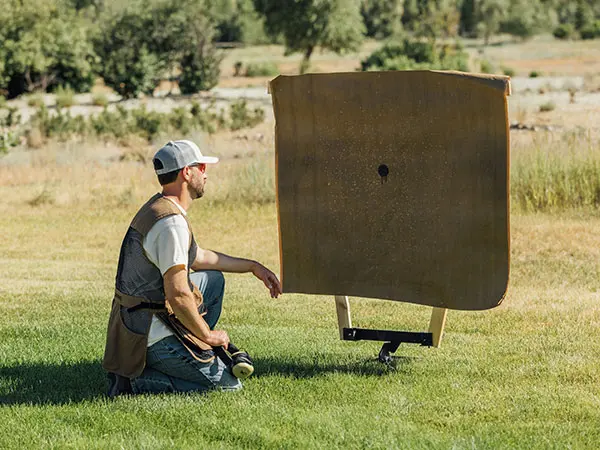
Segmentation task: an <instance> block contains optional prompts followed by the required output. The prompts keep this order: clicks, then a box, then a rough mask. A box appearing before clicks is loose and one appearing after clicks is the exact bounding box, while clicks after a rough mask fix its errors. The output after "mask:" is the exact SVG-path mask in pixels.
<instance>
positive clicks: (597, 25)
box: [579, 20, 600, 39]
mask: <svg viewBox="0 0 600 450" xmlns="http://www.w3.org/2000/svg"><path fill="white" fill-rule="evenodd" d="M579 33H580V35H581V39H596V38H597V37H600V20H596V21H595V22H594V23H592V24H590V25H588V26H585V27H583V28H582V29H581V30H580V31H579Z"/></svg>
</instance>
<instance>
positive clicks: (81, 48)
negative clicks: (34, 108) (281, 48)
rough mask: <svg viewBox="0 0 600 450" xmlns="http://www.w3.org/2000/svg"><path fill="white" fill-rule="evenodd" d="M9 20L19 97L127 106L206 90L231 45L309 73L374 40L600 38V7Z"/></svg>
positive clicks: (52, 6)
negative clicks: (277, 56) (119, 100)
mask: <svg viewBox="0 0 600 450" xmlns="http://www.w3.org/2000/svg"><path fill="white" fill-rule="evenodd" d="M0 11H1V14H0V94H1V95H4V96H6V97H8V98H14V97H16V96H18V95H21V94H23V93H26V92H31V91H35V90H41V91H53V90H55V89H57V88H58V87H60V86H62V87H65V86H68V87H70V88H71V89H73V90H75V91H77V92H85V91H89V90H90V88H91V87H92V85H93V83H94V81H95V79H96V78H97V77H102V78H103V79H104V82H105V83H106V85H108V86H110V87H111V88H112V89H114V90H115V91H116V92H117V93H119V94H120V95H121V96H122V97H123V98H128V97H134V96H137V95H138V94H140V93H147V94H151V93H152V92H153V90H154V89H155V88H156V86H157V84H158V83H159V81H160V80H163V79H165V78H170V79H176V80H177V81H178V83H179V87H180V90H181V92H182V93H184V94H188V93H195V92H198V91H201V90H207V89H210V88H212V87H213V86H215V85H216V83H217V82H218V78H219V64H220V62H221V60H222V53H221V52H219V50H218V48H217V46H218V44H219V43H225V42H238V43H244V44H248V45H252V44H265V43H279V44H284V45H285V48H286V52H287V53H294V52H300V53H302V55H303V61H302V67H301V71H304V70H306V69H307V68H308V65H309V63H310V58H311V55H312V54H313V52H314V50H315V49H316V48H326V49H329V50H332V51H334V52H338V53H343V52H347V51H354V50H357V49H358V48H359V47H360V44H361V43H362V41H363V40H364V39H365V37H369V38H375V39H392V38H397V37H404V38H406V36H412V37H413V38H415V39H418V40H421V41H426V42H429V43H430V44H431V45H432V48H434V49H435V48H436V45H435V43H436V41H438V42H439V41H440V40H448V39H454V38H457V37H459V36H462V37H480V38H483V39H484V41H485V43H486V44H487V43H488V42H489V41H490V39H491V38H492V37H493V36H494V35H497V34H499V33H507V34H511V35H513V36H516V37H518V38H520V39H527V38H529V37H531V36H533V35H535V34H538V33H542V32H553V33H554V35H555V36H556V37H557V38H560V39H572V38H583V39H591V38H595V37H600V0H130V1H127V2H123V1H120V0H0ZM413 47H414V46H413V45H412V44H407V41H405V43H404V44H402V45H399V46H397V47H396V50H395V51H396V52H402V51H403V50H402V49H403V48H413ZM398 49H400V50H398ZM438 59H439V58H438Z"/></svg>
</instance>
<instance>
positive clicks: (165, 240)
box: [144, 199, 190, 347]
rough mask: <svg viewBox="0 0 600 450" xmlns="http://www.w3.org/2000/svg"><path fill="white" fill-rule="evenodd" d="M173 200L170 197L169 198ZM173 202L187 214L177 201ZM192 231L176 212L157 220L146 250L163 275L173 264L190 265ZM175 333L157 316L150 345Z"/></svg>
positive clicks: (145, 246) (149, 340) (153, 323)
mask: <svg viewBox="0 0 600 450" xmlns="http://www.w3.org/2000/svg"><path fill="white" fill-rule="evenodd" d="M167 200H169V201H172V200H170V199H167ZM172 203H173V204H175V205H177V207H178V208H179V209H180V210H181V212H182V214H184V215H185V214H186V212H185V210H184V209H183V208H182V207H181V206H180V205H178V204H177V203H175V202H172ZM189 247H190V231H189V228H188V225H187V222H186V221H185V218H184V217H183V216H182V215H179V214H174V215H171V216H167V217H165V218H163V219H160V220H159V221H158V222H156V223H155V224H154V225H153V226H152V228H150V231H149V232H148V234H147V235H146V237H145V238H144V251H145V252H146V256H147V257H148V259H149V260H150V261H151V262H152V263H153V264H154V265H155V266H156V267H158V268H159V269H160V273H161V275H164V274H165V272H166V271H167V270H169V269H170V268H171V267H173V266H179V265H183V266H185V267H186V268H187V265H188V249H189ZM172 334H173V333H172V332H171V330H169V329H168V328H167V327H166V326H165V324H163V323H162V322H161V321H160V320H159V319H157V318H156V317H155V316H153V317H152V324H151V325H150V331H149V332H148V347H150V346H151V345H152V344H155V343H157V342H158V341H160V340H161V339H164V338H166V337H167V336H171V335H172Z"/></svg>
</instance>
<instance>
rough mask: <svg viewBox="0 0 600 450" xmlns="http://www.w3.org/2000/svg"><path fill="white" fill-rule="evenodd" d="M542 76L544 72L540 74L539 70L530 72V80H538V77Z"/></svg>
mask: <svg viewBox="0 0 600 450" xmlns="http://www.w3.org/2000/svg"><path fill="white" fill-rule="evenodd" d="M541 76H542V72H539V71H537V70H532V71H531V72H529V78H537V77H541Z"/></svg>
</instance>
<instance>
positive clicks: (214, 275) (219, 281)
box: [208, 270, 225, 291]
mask: <svg viewBox="0 0 600 450" xmlns="http://www.w3.org/2000/svg"><path fill="white" fill-rule="evenodd" d="M209 273H210V275H209V279H208V282H209V283H210V284H211V285H214V286H215V289H218V290H220V291H223V290H224V289H225V276H223V272H221V271H220V270H210V271H209Z"/></svg>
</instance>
